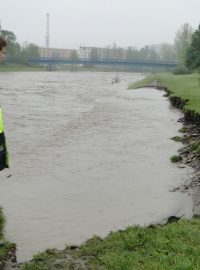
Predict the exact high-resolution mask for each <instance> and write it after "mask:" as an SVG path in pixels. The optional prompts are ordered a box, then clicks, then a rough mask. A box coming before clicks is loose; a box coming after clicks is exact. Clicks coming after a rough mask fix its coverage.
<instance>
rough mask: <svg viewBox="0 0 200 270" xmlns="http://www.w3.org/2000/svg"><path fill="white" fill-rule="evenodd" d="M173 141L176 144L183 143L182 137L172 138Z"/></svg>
mask: <svg viewBox="0 0 200 270" xmlns="http://www.w3.org/2000/svg"><path fill="white" fill-rule="evenodd" d="M171 140H173V141H175V142H183V138H182V137H180V136H174V137H172V138H171Z"/></svg>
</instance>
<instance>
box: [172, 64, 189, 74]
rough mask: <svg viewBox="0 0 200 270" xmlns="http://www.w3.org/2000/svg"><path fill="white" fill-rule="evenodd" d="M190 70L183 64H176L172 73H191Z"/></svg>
mask: <svg viewBox="0 0 200 270" xmlns="http://www.w3.org/2000/svg"><path fill="white" fill-rule="evenodd" d="M191 73H192V71H191V70H190V69H189V68H187V67H185V66H177V67H176V68H175V69H174V70H173V74H174V75H181V74H191Z"/></svg>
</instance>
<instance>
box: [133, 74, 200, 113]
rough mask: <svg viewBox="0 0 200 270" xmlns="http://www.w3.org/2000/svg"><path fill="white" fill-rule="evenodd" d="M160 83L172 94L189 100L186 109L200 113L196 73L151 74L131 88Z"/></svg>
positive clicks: (199, 88)
mask: <svg viewBox="0 0 200 270" xmlns="http://www.w3.org/2000/svg"><path fill="white" fill-rule="evenodd" d="M157 84H158V85H160V86H164V87H167V88H168V89H169V91H170V92H171V95H172V96H177V97H180V98H181V99H183V100H188V102H187V104H186V105H185V107H184V109H186V110H191V111H195V112H197V113H200V85H199V81H198V77H197V75H196V74H188V75H173V74H171V73H157V74H151V75H149V76H148V77H147V78H145V79H144V80H142V81H139V82H136V83H134V84H133V85H132V86H131V87H130V88H132V89H136V88H138V87H145V86H155V85H157Z"/></svg>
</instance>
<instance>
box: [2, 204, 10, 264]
mask: <svg viewBox="0 0 200 270" xmlns="http://www.w3.org/2000/svg"><path fill="white" fill-rule="evenodd" d="M5 222H6V219H5V216H4V214H3V210H2V208H1V207H0V241H3V242H4V245H3V246H0V262H2V260H3V259H4V257H5V256H6V254H7V253H8V251H9V249H10V247H11V246H12V244H11V243H9V242H8V241H7V240H5V238H4V228H5Z"/></svg>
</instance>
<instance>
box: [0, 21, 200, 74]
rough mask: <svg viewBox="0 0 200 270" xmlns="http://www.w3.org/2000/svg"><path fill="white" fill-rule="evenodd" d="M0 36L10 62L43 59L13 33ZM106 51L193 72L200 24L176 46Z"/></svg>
mask: <svg viewBox="0 0 200 270" xmlns="http://www.w3.org/2000/svg"><path fill="white" fill-rule="evenodd" d="M0 36H1V37H3V38H4V39H5V40H6V41H7V43H8V46H7V48H6V57H7V58H8V60H9V62H12V63H19V64H26V63H27V61H28V59H29V58H38V57H39V56H40V53H39V46H37V45H36V44H32V43H28V42H25V43H23V44H19V43H18V42H17V38H16V36H15V34H14V33H13V32H12V31H8V30H3V29H0ZM105 49H107V52H109V53H110V52H111V56H112V57H113V58H115V59H117V58H119V59H120V58H122V56H124V51H125V50H126V59H128V60H161V61H162V60H163V61H178V62H179V63H180V65H181V66H186V67H188V68H190V69H193V70H194V69H197V68H198V69H199V68H200V25H199V27H198V29H197V30H195V31H194V29H193V28H192V27H191V26H190V25H189V24H188V23H185V24H183V25H182V26H181V27H180V28H179V29H178V31H177V32H176V33H175V38H174V43H173V44H168V43H162V44H157V45H150V46H144V47H143V48H141V49H138V48H136V47H134V46H130V47H128V48H127V49H123V48H121V47H118V46H117V45H116V44H113V46H108V47H106V48H105ZM105 51H106V50H105ZM97 52H98V48H93V49H92V51H91V58H97V57H98V54H97Z"/></svg>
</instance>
